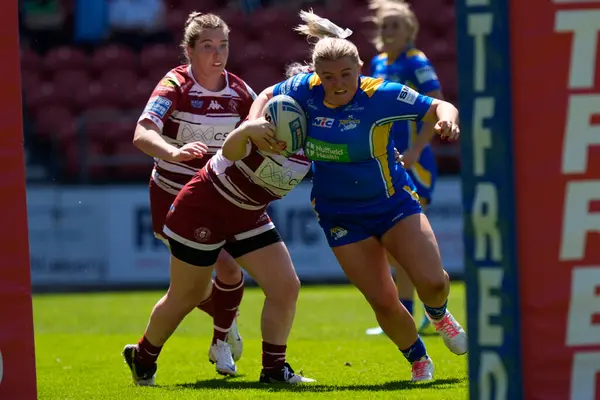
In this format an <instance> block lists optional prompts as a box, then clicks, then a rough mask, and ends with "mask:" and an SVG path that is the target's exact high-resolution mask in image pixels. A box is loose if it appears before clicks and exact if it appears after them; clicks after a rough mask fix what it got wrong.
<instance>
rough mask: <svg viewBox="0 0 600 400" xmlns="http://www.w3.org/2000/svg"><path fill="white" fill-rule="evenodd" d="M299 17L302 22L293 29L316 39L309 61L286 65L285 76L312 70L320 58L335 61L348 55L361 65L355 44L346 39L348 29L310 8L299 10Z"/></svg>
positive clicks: (350, 33) (348, 32)
mask: <svg viewBox="0 0 600 400" xmlns="http://www.w3.org/2000/svg"><path fill="white" fill-rule="evenodd" d="M300 18H301V19H302V21H304V24H302V25H298V26H297V27H296V28H294V30H295V31H296V32H299V33H300V34H302V35H305V36H307V37H308V39H309V40H310V39H313V40H314V39H317V42H316V43H315V45H314V47H313V49H312V51H311V62H310V63H308V64H300V63H294V64H292V65H290V66H288V67H287V69H286V76H287V77H291V76H294V75H296V74H299V73H303V72H312V71H314V70H315V67H316V65H317V64H319V62H320V61H321V60H327V61H335V60H339V59H340V58H344V57H349V58H351V59H352V60H354V61H356V63H357V64H358V65H359V66H362V64H363V62H362V60H361V59H360V56H359V54H358V49H357V48H356V45H355V44H354V43H352V42H351V41H349V40H347V39H346V38H348V37H349V36H350V35H352V31H351V30H350V29H342V28H340V27H339V26H337V25H336V24H334V23H333V22H331V21H330V20H328V19H325V18H322V17H319V16H318V15H316V14H315V13H313V11H312V10H310V11H300Z"/></svg>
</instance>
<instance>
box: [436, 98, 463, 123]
mask: <svg viewBox="0 0 600 400" xmlns="http://www.w3.org/2000/svg"><path fill="white" fill-rule="evenodd" d="M434 101H436V102H438V104H437V107H436V108H435V115H436V116H437V120H438V121H451V122H454V123H456V124H458V110H457V109H456V107H454V106H453V105H452V104H450V103H448V102H447V101H443V100H434Z"/></svg>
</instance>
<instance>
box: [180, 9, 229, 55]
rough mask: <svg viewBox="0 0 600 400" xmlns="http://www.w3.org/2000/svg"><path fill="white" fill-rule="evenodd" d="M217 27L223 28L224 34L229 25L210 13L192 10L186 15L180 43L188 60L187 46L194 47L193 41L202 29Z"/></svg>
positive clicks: (226, 32) (227, 33)
mask: <svg viewBox="0 0 600 400" xmlns="http://www.w3.org/2000/svg"><path fill="white" fill-rule="evenodd" d="M217 28H221V29H223V31H224V32H225V34H226V35H229V26H228V25H227V24H226V23H225V21H223V19H221V17H219V16H218V15H215V14H210V13H209V14H202V13H201V12H198V11H194V12H192V13H190V15H188V18H187V20H186V21H185V25H184V28H183V40H182V41H181V45H180V46H181V48H182V49H183V54H184V55H185V58H186V60H187V61H188V62H190V57H189V55H188V53H187V49H188V47H194V43H196V40H197V39H198V37H199V36H200V34H201V33H202V31H203V30H204V29H217Z"/></svg>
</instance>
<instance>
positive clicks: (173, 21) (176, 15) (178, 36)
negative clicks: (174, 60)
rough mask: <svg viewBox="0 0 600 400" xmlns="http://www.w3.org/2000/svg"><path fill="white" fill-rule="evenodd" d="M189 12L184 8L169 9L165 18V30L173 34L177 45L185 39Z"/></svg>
mask: <svg viewBox="0 0 600 400" xmlns="http://www.w3.org/2000/svg"><path fill="white" fill-rule="evenodd" d="M188 14H189V12H188V11H187V10H184V9H182V8H174V9H168V10H167V14H166V16H165V28H166V29H167V30H168V31H169V32H171V33H172V34H173V36H174V37H173V39H174V40H175V43H180V42H181V40H182V39H183V28H184V24H185V21H186V19H187V17H188Z"/></svg>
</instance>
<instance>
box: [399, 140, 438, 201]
mask: <svg viewBox="0 0 600 400" xmlns="http://www.w3.org/2000/svg"><path fill="white" fill-rule="evenodd" d="M406 172H408V175H409V176H410V178H411V179H412V181H413V183H414V184H415V187H416V188H417V194H418V195H419V197H421V198H423V199H425V200H427V202H428V203H431V199H432V195H433V189H434V188H435V181H436V179H437V166H436V162H435V155H434V154H433V150H432V149H431V146H427V147H425V148H424V149H423V151H422V152H421V157H419V162H417V163H415V165H413V166H412V168H411V169H407V170H406Z"/></svg>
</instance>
